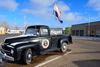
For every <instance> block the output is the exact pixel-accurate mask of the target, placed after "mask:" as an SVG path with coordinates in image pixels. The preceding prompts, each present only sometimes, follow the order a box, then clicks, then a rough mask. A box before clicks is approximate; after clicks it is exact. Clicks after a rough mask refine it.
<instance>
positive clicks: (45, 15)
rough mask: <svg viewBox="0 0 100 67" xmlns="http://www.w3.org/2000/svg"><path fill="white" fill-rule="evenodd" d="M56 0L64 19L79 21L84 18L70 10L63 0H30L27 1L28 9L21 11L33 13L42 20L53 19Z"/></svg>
mask: <svg viewBox="0 0 100 67" xmlns="http://www.w3.org/2000/svg"><path fill="white" fill-rule="evenodd" d="M55 1H56V3H57V6H58V7H59V8H60V10H61V13H62V14H61V18H62V20H68V21H78V20H81V19H82V16H80V14H79V13H77V12H75V13H73V12H68V11H70V7H69V6H68V5H67V4H66V3H64V2H63V1H58V0H44V1H43V0H30V1H29V3H26V6H28V5H29V6H28V7H27V8H26V9H22V10H21V12H23V13H26V14H31V15H33V16H35V17H36V18H39V19H42V20H52V18H53V17H54V15H53V6H54V2H55Z"/></svg>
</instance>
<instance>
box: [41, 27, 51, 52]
mask: <svg viewBox="0 0 100 67" xmlns="http://www.w3.org/2000/svg"><path fill="white" fill-rule="evenodd" d="M40 42H41V44H40V50H41V51H43V50H47V49H50V48H51V37H50V32H49V28H48V27H41V28H40Z"/></svg>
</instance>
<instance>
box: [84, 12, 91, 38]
mask: <svg viewBox="0 0 100 67" xmlns="http://www.w3.org/2000/svg"><path fill="white" fill-rule="evenodd" d="M84 13H87V12H84ZM87 14H88V15H89V22H88V37H89V35H90V14H89V13H87Z"/></svg>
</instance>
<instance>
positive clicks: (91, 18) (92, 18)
mask: <svg viewBox="0 0 100 67" xmlns="http://www.w3.org/2000/svg"><path fill="white" fill-rule="evenodd" d="M94 19H96V17H90V20H94ZM85 20H89V18H85Z"/></svg>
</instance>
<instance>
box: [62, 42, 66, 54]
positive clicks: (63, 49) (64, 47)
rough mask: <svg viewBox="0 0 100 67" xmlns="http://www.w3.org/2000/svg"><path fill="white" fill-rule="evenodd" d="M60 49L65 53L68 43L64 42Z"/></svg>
mask: <svg viewBox="0 0 100 67" xmlns="http://www.w3.org/2000/svg"><path fill="white" fill-rule="evenodd" d="M60 51H61V52H63V53H65V52H66V51H67V43H65V42H63V44H62V47H61V48H60Z"/></svg>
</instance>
